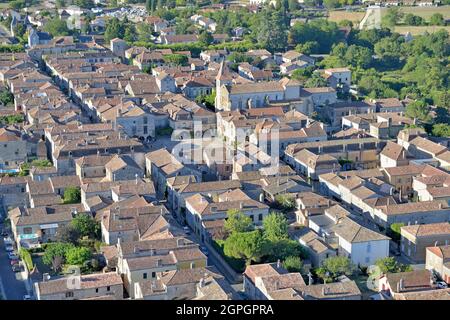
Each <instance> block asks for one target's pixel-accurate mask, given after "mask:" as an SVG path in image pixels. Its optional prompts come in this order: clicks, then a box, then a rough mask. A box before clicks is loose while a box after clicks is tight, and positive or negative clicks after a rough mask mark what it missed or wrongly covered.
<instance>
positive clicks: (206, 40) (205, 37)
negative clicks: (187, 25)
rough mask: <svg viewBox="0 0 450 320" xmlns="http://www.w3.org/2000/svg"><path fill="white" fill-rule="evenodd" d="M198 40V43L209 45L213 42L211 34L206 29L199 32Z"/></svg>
mask: <svg viewBox="0 0 450 320" xmlns="http://www.w3.org/2000/svg"><path fill="white" fill-rule="evenodd" d="M198 41H199V42H200V43H202V44H203V45H210V44H211V43H213V41H214V38H213V36H212V34H211V33H210V32H208V31H203V32H202V33H200V35H199V36H198Z"/></svg>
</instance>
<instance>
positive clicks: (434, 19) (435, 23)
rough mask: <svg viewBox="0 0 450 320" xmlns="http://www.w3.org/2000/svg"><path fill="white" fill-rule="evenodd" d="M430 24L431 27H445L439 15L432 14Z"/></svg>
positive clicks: (443, 20) (442, 17)
mask: <svg viewBox="0 0 450 320" xmlns="http://www.w3.org/2000/svg"><path fill="white" fill-rule="evenodd" d="M430 24H431V25H433V26H445V19H444V16H443V15H442V14H441V13H434V14H433V15H432V16H431V17H430Z"/></svg>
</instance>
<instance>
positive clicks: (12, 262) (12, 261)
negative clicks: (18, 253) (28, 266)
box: [11, 259, 20, 265]
mask: <svg viewBox="0 0 450 320" xmlns="http://www.w3.org/2000/svg"><path fill="white" fill-rule="evenodd" d="M19 262H20V260H19V259H15V260H11V265H15V264H17V263H19Z"/></svg>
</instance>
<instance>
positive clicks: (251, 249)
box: [224, 230, 266, 265]
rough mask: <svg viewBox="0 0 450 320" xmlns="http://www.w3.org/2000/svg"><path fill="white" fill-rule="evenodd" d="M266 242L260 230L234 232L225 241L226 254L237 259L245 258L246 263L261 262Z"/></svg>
mask: <svg viewBox="0 0 450 320" xmlns="http://www.w3.org/2000/svg"><path fill="white" fill-rule="evenodd" d="M265 248H266V242H265V240H264V237H263V236H262V234H261V232H260V231H259V230H254V231H249V232H234V233H232V234H231V235H230V236H229V237H228V238H227V239H226V240H225V243H224V253H225V255H227V256H229V257H233V258H237V259H245V261H246V264H247V265H250V264H251V262H252V261H254V262H259V260H260V258H261V257H262V256H264V254H265Z"/></svg>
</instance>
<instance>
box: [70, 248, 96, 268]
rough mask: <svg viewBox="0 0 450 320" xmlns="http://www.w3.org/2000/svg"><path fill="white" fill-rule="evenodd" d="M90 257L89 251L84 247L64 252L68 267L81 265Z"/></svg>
mask: <svg viewBox="0 0 450 320" xmlns="http://www.w3.org/2000/svg"><path fill="white" fill-rule="evenodd" d="M91 257H92V252H91V250H89V249H88V248H85V247H71V248H69V249H68V250H67V251H66V262H67V263H68V264H70V265H83V264H84V263H85V262H86V261H88V260H89V259H91Z"/></svg>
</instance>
